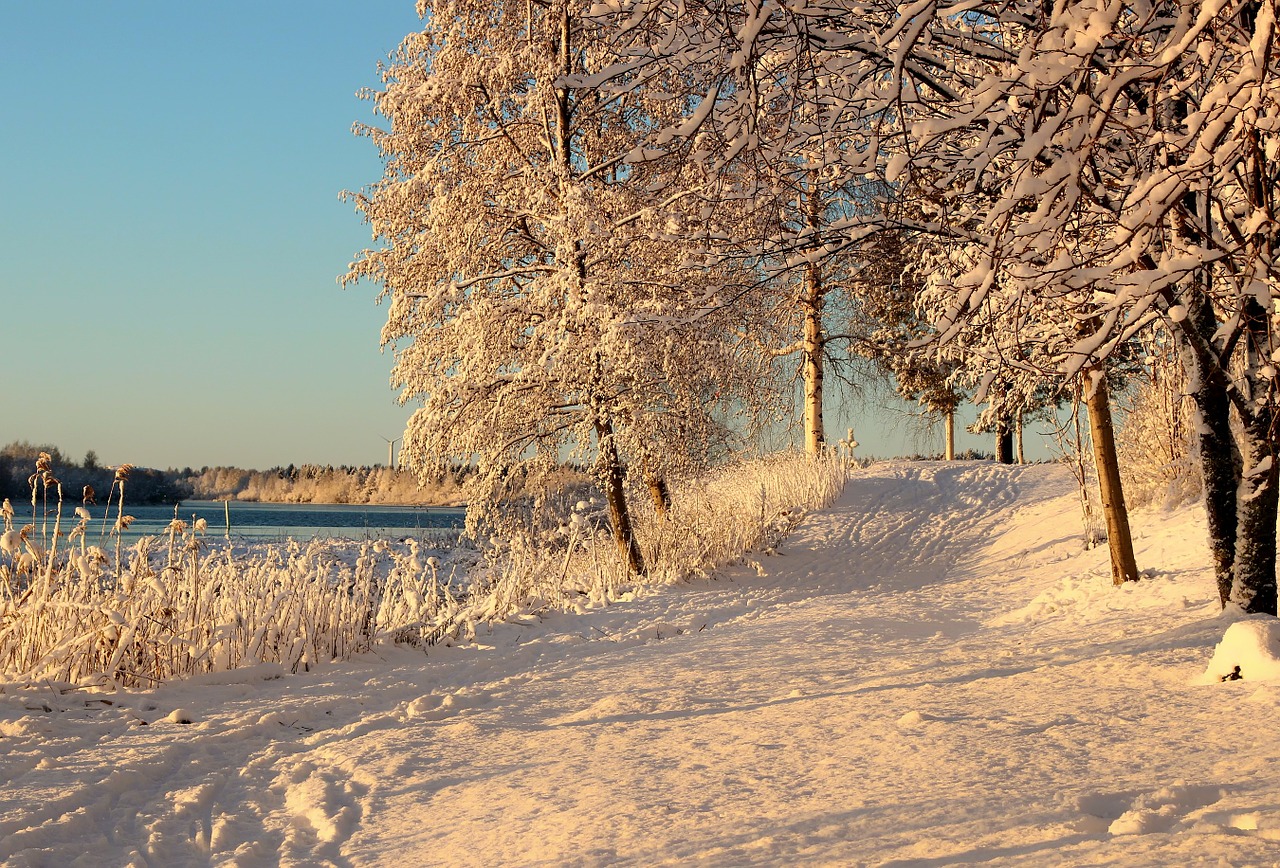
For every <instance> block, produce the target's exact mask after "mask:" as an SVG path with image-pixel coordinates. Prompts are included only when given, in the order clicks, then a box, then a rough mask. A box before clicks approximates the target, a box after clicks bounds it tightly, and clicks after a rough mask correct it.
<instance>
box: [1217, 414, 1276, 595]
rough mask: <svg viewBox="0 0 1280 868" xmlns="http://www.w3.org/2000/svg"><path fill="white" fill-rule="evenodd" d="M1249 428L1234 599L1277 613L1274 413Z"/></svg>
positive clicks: (1233, 578)
mask: <svg viewBox="0 0 1280 868" xmlns="http://www.w3.org/2000/svg"><path fill="white" fill-rule="evenodd" d="M1258 416H1259V418H1256V419H1254V420H1253V422H1252V423H1251V424H1249V425H1246V426H1245V449H1246V452H1247V455H1246V456H1245V457H1246V459H1247V460H1248V467H1247V469H1246V470H1245V472H1244V474H1243V475H1242V477H1241V479H1240V490H1239V496H1238V506H1237V534H1236V549H1235V562H1234V564H1233V568H1232V583H1231V593H1230V597H1229V600H1230V602H1232V603H1235V604H1236V605H1237V606H1239V607H1240V608H1241V609H1243V610H1244V611H1246V612H1249V613H1251V614H1252V613H1264V614H1267V615H1275V614H1276V517H1277V507H1278V506H1280V497H1277V490H1276V485H1277V483H1278V482H1280V465H1278V464H1277V462H1276V456H1275V450H1274V449H1273V447H1272V444H1271V442H1270V437H1269V436H1268V435H1269V433H1270V432H1269V429H1270V427H1271V426H1270V422H1271V414H1270V413H1263V412H1259V414H1258Z"/></svg>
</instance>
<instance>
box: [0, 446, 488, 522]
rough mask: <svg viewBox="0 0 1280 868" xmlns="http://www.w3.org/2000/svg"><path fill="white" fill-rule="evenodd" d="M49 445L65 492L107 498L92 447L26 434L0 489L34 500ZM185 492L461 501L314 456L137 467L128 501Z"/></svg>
mask: <svg viewBox="0 0 1280 868" xmlns="http://www.w3.org/2000/svg"><path fill="white" fill-rule="evenodd" d="M41 452H47V453H48V454H49V456H50V458H51V459H52V463H51V469H52V472H53V475H54V476H55V477H56V478H57V480H58V481H59V482H60V483H61V484H62V492H63V499H64V500H65V501H66V502H68V503H79V502H80V501H81V500H82V499H83V497H84V494H85V490H86V486H87V487H89V488H91V489H92V490H93V492H94V495H95V497H96V499H97V500H99V501H102V502H105V500H106V497H107V495H108V493H109V492H110V490H111V485H112V480H113V479H114V476H115V471H114V468H111V467H103V466H101V465H99V463H98V456H97V454H96V453H95V452H94V451H93V450H90V451H89V452H88V453H87V454H86V455H85V457H84V459H83V460H82V461H80V462H77V461H75V460H74V459H71V458H68V457H67V456H66V455H64V454H63V453H62V452H61V450H59V449H58V447H56V446H50V445H36V444H31V443H28V442H26V441H19V442H15V443H10V444H9V445H8V446H5V447H3V448H2V449H0V497H8V498H11V499H13V500H14V501H15V502H16V501H18V500H30V498H31V485H30V482H29V480H30V478H31V476H32V474H34V473H35V469H36V459H37V458H38V457H39V455H40V453H41ZM181 500H250V501H261V502H264V503H380V504H430V505H437V506H439V505H449V504H457V503H461V502H462V501H463V496H462V493H461V490H460V487H459V485H458V484H457V483H456V481H454V480H446V481H445V482H443V483H441V484H439V485H433V486H421V485H419V484H418V481H417V480H416V479H415V478H414V476H413V474H411V473H408V472H406V471H403V470H393V469H391V468H389V467H350V466H347V465H342V466H340V467H334V466H332V465H326V466H320V465H315V464H302V465H298V466H295V465H292V464H290V465H289V466H288V467H273V468H271V469H270V470H245V469H243V468H239V467H202V468H200V469H198V470H196V469H193V468H190V467H185V468H182V469H181V470H177V469H173V468H170V469H168V470H153V469H149V468H143V467H134V468H133V469H132V470H131V471H130V474H129V479H128V482H127V483H126V484H125V501H126V502H127V503H177V502H178V501H181Z"/></svg>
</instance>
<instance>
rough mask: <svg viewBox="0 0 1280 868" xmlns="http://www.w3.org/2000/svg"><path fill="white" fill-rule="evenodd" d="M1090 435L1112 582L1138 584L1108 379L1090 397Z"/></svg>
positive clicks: (1098, 383) (1104, 379) (1096, 387)
mask: <svg viewBox="0 0 1280 868" xmlns="http://www.w3.org/2000/svg"><path fill="white" fill-rule="evenodd" d="M1086 406H1087V407H1088V410H1089V433H1090V435H1091V439H1092V440H1093V463H1094V464H1095V465H1096V467H1097V469H1098V493H1099V495H1100V496H1101V499H1102V513H1103V516H1104V517H1105V518H1106V520H1107V544H1108V547H1109V548H1110V550H1111V579H1112V581H1113V582H1115V583H1116V584H1117V585H1120V584H1123V583H1124V582H1136V581H1137V580H1138V564H1137V561H1136V560H1135V559H1134V557H1133V536H1132V534H1131V533H1130V531H1129V511H1128V509H1127V508H1126V507H1125V504H1124V490H1123V488H1121V485H1120V463H1119V459H1118V457H1117V455H1116V439H1115V427H1114V425H1113V424H1112V421H1111V400H1110V397H1109V395H1108V393H1107V380H1106V377H1099V378H1098V382H1097V383H1096V384H1095V385H1094V388H1093V391H1092V392H1091V393H1090V394H1089V396H1088V399H1087V403H1086Z"/></svg>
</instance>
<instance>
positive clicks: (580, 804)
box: [0, 463, 1280, 866]
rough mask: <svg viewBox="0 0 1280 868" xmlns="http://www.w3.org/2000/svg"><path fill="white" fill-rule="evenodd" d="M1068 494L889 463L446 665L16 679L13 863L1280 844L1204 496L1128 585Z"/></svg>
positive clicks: (953, 853) (962, 858)
mask: <svg viewBox="0 0 1280 868" xmlns="http://www.w3.org/2000/svg"><path fill="white" fill-rule="evenodd" d="M1074 509H1075V506H1074V490H1073V487H1072V483H1071V481H1070V479H1069V477H1068V476H1067V475H1066V474H1065V473H1064V472H1063V471H1062V470H1061V469H1059V468H1051V467H1030V468H1005V467H997V466H993V465H990V464H956V465H944V464H940V463H939V464H929V463H924V464H908V463H892V464H883V465H876V466H873V467H872V468H871V469H870V470H868V471H866V472H864V473H861V474H859V475H858V476H857V477H856V478H855V479H854V480H853V481H852V482H851V483H850V485H849V487H848V489H847V490H846V493H845V495H844V496H843V498H842V499H841V500H840V502H839V503H837V504H836V505H835V506H834V507H833V508H831V509H830V510H827V511H825V512H823V513H821V514H818V515H814V516H811V517H810V518H809V519H808V520H807V521H806V522H805V523H804V524H803V525H802V526H801V528H800V529H799V530H798V531H797V533H796V534H795V535H794V536H793V537H791V538H790V539H789V540H788V541H787V542H786V543H785V544H784V545H783V547H782V551H781V553H779V554H778V555H776V556H774V557H770V558H765V559H763V561H762V562H761V566H762V567H763V568H764V570H765V571H767V573H768V575H765V576H760V575H757V574H756V571H755V570H752V569H749V568H739V569H737V570H736V571H733V572H732V573H727V574H725V575H724V576H723V577H722V578H721V579H720V580H718V581H713V582H700V583H696V584H692V585H687V586H682V587H678V588H672V589H667V590H663V591H661V592H658V593H653V594H650V595H647V596H645V597H642V598H640V599H636V600H632V601H629V602H624V603H619V604H616V605H613V606H610V607H608V608H604V609H596V610H593V611H590V612H588V613H587V614H585V615H557V616H554V617H551V618H548V619H545V620H540V619H533V620H531V621H530V622H528V623H526V624H523V625H502V626H500V627H498V628H496V629H495V630H494V631H493V633H492V634H491V635H489V636H483V637H481V639H480V644H479V645H478V646H476V647H469V648H468V647H464V648H452V649H438V650H433V651H432V653H431V654H430V656H429V658H428V659H427V660H426V661H424V660H423V659H422V655H421V654H420V653H415V652H410V651H397V652H394V653H393V654H392V655H391V656H390V658H389V659H387V660H376V659H368V660H364V661H360V662H357V663H353V664H346V665H343V666H339V667H333V668H330V669H328V670H326V671H324V672H320V673H311V674H309V675H304V676H300V677H286V678H279V679H274V680H264V673H256V674H251V675H243V674H242V675H239V676H230V675H224V676H223V677H222V678H220V679H209V680H207V681H204V682H201V683H199V684H190V685H171V686H168V687H165V688H163V689H161V690H158V691H155V692H153V693H151V694H147V695H144V696H141V697H138V696H133V697H106V698H107V699H110V700H111V701H113V702H116V701H117V700H119V702H120V703H121V704H114V705H105V704H103V703H102V702H100V701H96V700H97V699H100V698H101V697H96V696H79V697H77V696H54V695H53V694H51V693H50V694H40V695H36V694H22V695H16V696H15V695H3V696H0V862H4V864H12V865H51V866H52V865H73V864H83V865H123V864H138V865H166V866H168V865H184V864H191V865H207V864H240V865H267V864H277V863H283V864H306V865H315V864H334V865H375V864H377V865H381V864H405V865H418V864H424V865H425V864H441V865H539V864H543V865H559V864H587V865H590V864H609V865H655V864H693V863H698V864H719V865H749V864H764V865H775V864H841V865H858V864H868V865H945V864H954V863H957V862H961V863H963V862H984V863H993V864H1091V865H1106V864H1121V865H1173V864H1195V863H1197V862H1200V861H1204V860H1207V861H1210V862H1212V863H1214V864H1218V861H1219V859H1220V858H1222V859H1224V860H1226V862H1227V864H1274V863H1277V862H1280V776H1277V775H1276V774H1275V772H1274V762H1275V760H1276V759H1277V754H1278V753H1280V747H1277V745H1278V743H1277V741H1276V739H1275V733H1276V732H1277V724H1278V723H1280V689H1278V686H1277V685H1276V684H1261V685H1260V684H1257V683H1245V682H1236V683H1233V684H1225V685H1213V686H1208V687H1205V686H1193V685H1192V684H1191V681H1192V679H1193V678H1194V677H1195V676H1196V675H1198V674H1199V673H1200V672H1201V671H1203V668H1204V665H1205V662H1206V661H1207V659H1208V655H1209V653H1210V651H1211V650H1212V647H1213V645H1214V643H1215V642H1216V641H1217V640H1218V638H1219V637H1220V636H1221V633H1222V631H1223V629H1224V627H1225V623H1224V622H1223V621H1222V620H1221V619H1220V618H1219V617H1217V615H1216V612H1215V609H1216V606H1215V605H1214V603H1213V601H1212V599H1211V596H1210V595H1211V593H1212V586H1211V585H1212V583H1211V580H1210V579H1209V577H1208V575H1207V571H1206V570H1205V569H1204V567H1203V564H1204V562H1205V555H1204V546H1203V531H1202V525H1201V524H1200V523H1198V522H1199V519H1198V518H1197V516H1198V513H1197V512H1196V511H1191V510H1186V511H1183V512H1180V513H1177V514H1173V515H1150V516H1143V517H1142V518H1141V519H1140V522H1139V527H1140V530H1139V540H1138V546H1139V558H1140V565H1141V566H1143V567H1146V568H1149V569H1153V570H1154V572H1155V575H1154V576H1153V577H1152V578H1150V579H1149V580H1148V581H1144V582H1143V583H1140V587H1138V588H1128V589H1124V590H1122V591H1116V590H1112V589H1111V588H1110V586H1109V573H1108V571H1107V569H1106V565H1105V557H1106V556H1105V552H1102V551H1094V552H1081V551H1080V550H1079V544H1078V542H1077V536H1078V525H1079V522H1078V518H1077V517H1076V514H1075V511H1074ZM268 674H269V673H268ZM237 681H238V683H235V682H237ZM219 682H221V683H219ZM228 682H231V683H228ZM125 705H127V706H128V707H127V708H126V707H124V706H125ZM46 707H47V708H49V709H50V710H49V711H45V710H44V708H46ZM175 709H178V712H177V713H175ZM183 713H185V714H187V715H189V716H190V718H191V719H192V720H193V721H194V722H193V723H192V724H190V725H184V724H180V723H176V722H173V721H172V720H170V719H169V718H170V717H171V716H172V717H181V716H182V714H183ZM138 718H142V719H145V720H146V721H148V723H149V724H150V725H148V726H140V725H137V723H136V720H137V719H138ZM1260 733H1261V734H1263V735H1262V736H1261V737H1260V736H1259V734H1260Z"/></svg>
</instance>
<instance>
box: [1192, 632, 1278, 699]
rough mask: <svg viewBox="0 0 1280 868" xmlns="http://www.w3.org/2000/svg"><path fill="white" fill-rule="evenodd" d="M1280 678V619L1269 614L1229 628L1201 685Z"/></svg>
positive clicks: (1206, 670)
mask: <svg viewBox="0 0 1280 868" xmlns="http://www.w3.org/2000/svg"><path fill="white" fill-rule="evenodd" d="M1240 680H1243V681H1276V680H1280V621H1277V620H1276V619H1275V618H1272V617H1270V616H1269V615H1263V616H1259V617H1257V618H1250V619H1249V620H1246V621H1237V622H1236V623H1234V624H1232V625H1231V626H1230V627H1228V628H1227V632H1226V633H1225V634H1223V636H1222V641H1221V642H1219V643H1218V647H1217V648H1215V649H1214V651H1213V659H1212V660H1210V661H1209V666H1208V668H1207V669H1205V671H1204V674H1203V675H1201V676H1200V677H1199V678H1198V679H1196V682H1195V683H1197V684H1216V683H1218V682H1219V681H1240Z"/></svg>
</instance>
